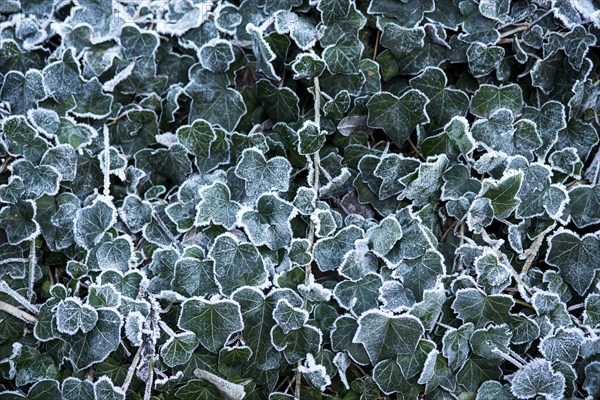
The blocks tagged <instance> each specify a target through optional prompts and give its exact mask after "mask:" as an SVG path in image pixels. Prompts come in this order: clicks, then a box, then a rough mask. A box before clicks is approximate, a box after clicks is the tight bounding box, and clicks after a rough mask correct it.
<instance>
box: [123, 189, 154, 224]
mask: <svg viewBox="0 0 600 400" xmlns="http://www.w3.org/2000/svg"><path fill="white" fill-rule="evenodd" d="M119 216H120V217H121V219H122V220H123V222H125V224H126V225H127V227H128V228H129V230H131V231H132V232H133V233H138V232H140V231H141V230H142V229H143V228H144V226H146V225H147V224H149V223H150V222H152V205H151V204H150V203H149V202H148V201H146V200H142V199H140V198H139V197H138V196H136V195H135V194H129V195H127V197H125V200H123V205H122V206H121V207H120V208H119Z"/></svg>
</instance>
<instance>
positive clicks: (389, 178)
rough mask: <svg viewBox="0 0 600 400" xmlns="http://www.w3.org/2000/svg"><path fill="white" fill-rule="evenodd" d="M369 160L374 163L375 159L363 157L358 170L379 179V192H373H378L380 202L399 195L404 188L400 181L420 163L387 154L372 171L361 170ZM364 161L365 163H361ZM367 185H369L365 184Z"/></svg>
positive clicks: (393, 154)
mask: <svg viewBox="0 0 600 400" xmlns="http://www.w3.org/2000/svg"><path fill="white" fill-rule="evenodd" d="M369 159H371V160H373V161H376V160H377V157H372V158H371V157H367V156H365V157H363V158H362V159H361V162H359V164H358V169H359V171H361V173H364V174H367V175H371V174H372V175H374V176H376V177H377V178H380V179H381V186H380V187H379V190H375V189H376V188H373V190H374V191H375V192H379V193H378V194H379V198H380V199H381V200H385V199H387V198H389V197H391V196H393V195H396V194H399V193H400V192H401V191H402V190H404V188H405V187H406V186H405V185H404V184H402V183H400V179H401V178H404V177H405V176H407V175H409V174H411V173H413V172H415V171H416V169H417V168H418V167H419V165H420V163H419V161H418V160H416V159H414V158H409V157H404V156H402V155H401V154H395V153H391V154H387V155H385V156H383V157H381V160H380V161H379V162H378V164H377V166H376V167H375V169H374V170H373V171H367V169H365V168H363V166H364V165H365V162H368V161H369ZM363 160H365V162H363ZM367 184H369V183H368V182H367Z"/></svg>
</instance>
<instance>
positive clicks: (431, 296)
mask: <svg viewBox="0 0 600 400" xmlns="http://www.w3.org/2000/svg"><path fill="white" fill-rule="evenodd" d="M407 286H408V282H407ZM415 286H417V288H418V285H415ZM413 293H415V289H413ZM415 297H416V298H417V300H418V299H421V298H422V300H421V301H419V302H418V303H416V304H414V305H413V306H412V307H411V309H410V314H411V315H414V316H415V317H417V318H418V319H419V320H420V321H421V323H422V324H423V327H424V328H425V329H426V330H428V331H432V330H433V329H434V327H435V324H436V321H437V320H438V318H439V317H440V315H441V314H442V307H443V306H444V303H445V302H446V289H445V288H444V285H443V284H442V283H441V282H440V281H439V280H438V281H437V283H436V284H435V285H434V286H433V287H432V288H431V289H425V290H423V291H422V292H416V293H415Z"/></svg>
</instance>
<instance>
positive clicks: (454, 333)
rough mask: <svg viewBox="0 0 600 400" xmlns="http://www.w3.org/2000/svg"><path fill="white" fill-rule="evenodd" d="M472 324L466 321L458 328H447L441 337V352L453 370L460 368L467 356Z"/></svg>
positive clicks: (472, 328)
mask: <svg viewBox="0 0 600 400" xmlns="http://www.w3.org/2000/svg"><path fill="white" fill-rule="evenodd" d="M473 330H474V326H473V324H472V323H470V322H467V323H466V324H464V325H462V326H461V327H459V328H452V329H448V330H447V331H446V333H445V334H444V337H443V339H442V354H443V355H444V357H446V358H447V359H448V365H449V366H450V368H452V369H453V370H457V369H459V368H461V367H462V366H463V365H464V364H465V362H466V361H467V358H468V356H469V338H470V337H471V335H472V334H473Z"/></svg>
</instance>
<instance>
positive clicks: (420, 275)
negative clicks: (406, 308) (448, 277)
mask: <svg viewBox="0 0 600 400" xmlns="http://www.w3.org/2000/svg"><path fill="white" fill-rule="evenodd" d="M443 274H444V258H443V256H442V254H441V253H440V252H438V251H436V250H434V249H428V250H427V251H426V252H425V254H423V255H422V256H420V257H417V258H414V259H411V260H404V261H403V262H401V263H400V264H399V265H398V267H397V268H396V269H395V270H394V272H393V274H392V276H394V277H396V278H402V279H403V280H404V285H405V286H406V287H407V288H408V289H410V290H411V291H412V292H413V293H414V295H415V298H416V299H417V300H419V301H420V300H421V299H422V296H423V292H424V291H425V290H429V289H433V288H434V287H435V286H436V282H437V278H438V276H441V275H443Z"/></svg>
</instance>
